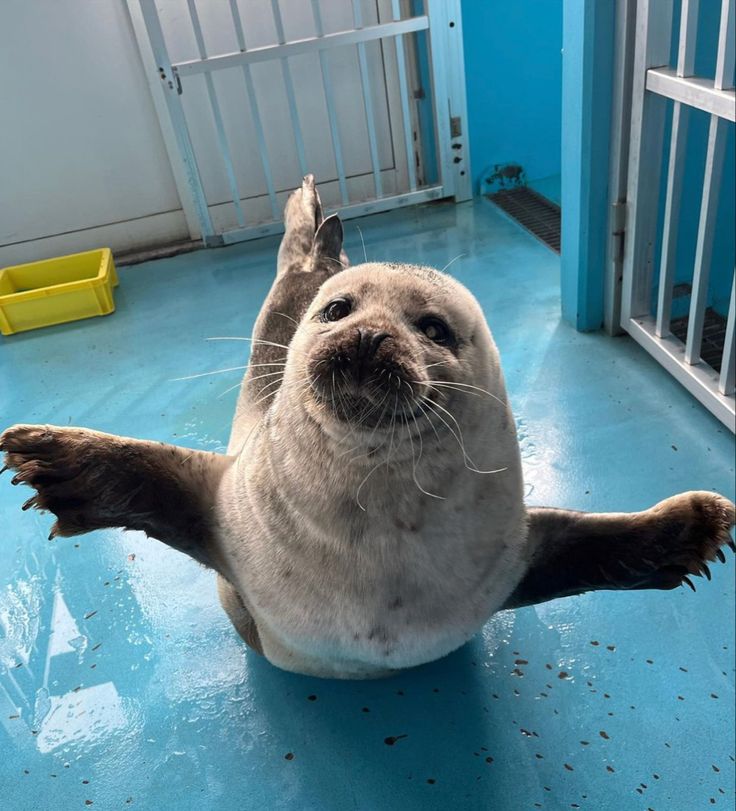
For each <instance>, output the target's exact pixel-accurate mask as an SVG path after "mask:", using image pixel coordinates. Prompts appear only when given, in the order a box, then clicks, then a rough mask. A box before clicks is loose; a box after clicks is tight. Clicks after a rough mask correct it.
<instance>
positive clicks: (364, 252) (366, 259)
mask: <svg viewBox="0 0 736 811" xmlns="http://www.w3.org/2000/svg"><path fill="white" fill-rule="evenodd" d="M355 227H356V228H357V229H358V233H359V234H360V241H361V243H362V245H363V258H364V260H365V261H366V262H367V261H368V253H367V252H366V249H365V240H364V239H363V232H362V231H361V230H360V226H359V225H358V224H357V223H356V224H355Z"/></svg>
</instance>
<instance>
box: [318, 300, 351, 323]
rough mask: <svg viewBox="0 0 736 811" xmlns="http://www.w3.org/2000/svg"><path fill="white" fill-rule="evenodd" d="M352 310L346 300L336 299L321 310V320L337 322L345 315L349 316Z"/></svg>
mask: <svg viewBox="0 0 736 811" xmlns="http://www.w3.org/2000/svg"><path fill="white" fill-rule="evenodd" d="M352 309H353V306H352V304H351V303H350V302H349V301H348V300H347V299H346V298H336V299H335V300H334V301H331V302H330V303H329V304H328V305H327V306H326V307H325V308H324V310H322V320H323V321H339V320H340V319H341V318H345V316H346V315H350V311H351V310H352Z"/></svg>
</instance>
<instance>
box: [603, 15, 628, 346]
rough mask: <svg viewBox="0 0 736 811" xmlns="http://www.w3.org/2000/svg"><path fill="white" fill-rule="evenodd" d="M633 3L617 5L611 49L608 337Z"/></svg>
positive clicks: (617, 315) (620, 227)
mask: <svg viewBox="0 0 736 811" xmlns="http://www.w3.org/2000/svg"><path fill="white" fill-rule="evenodd" d="M635 17H636V7H635V0H620V2H618V3H616V21H615V41H614V46H613V54H614V70H613V99H612V104H611V165H610V173H609V179H608V189H609V203H610V208H609V212H610V214H609V223H608V229H609V230H608V256H609V261H608V266H607V270H606V286H605V293H604V316H603V323H604V327H605V330H606V332H607V333H608V334H609V335H619V334H620V333H621V332H622V328H621V279H622V270H623V265H622V263H623V256H622V253H623V251H622V246H623V239H624V236H625V226H626V217H625V214H626V182H627V177H628V166H629V132H630V129H631V75H632V68H633V62H634V59H633V57H634V19H635Z"/></svg>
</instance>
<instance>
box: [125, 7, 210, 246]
mask: <svg viewBox="0 0 736 811" xmlns="http://www.w3.org/2000/svg"><path fill="white" fill-rule="evenodd" d="M140 10H141V16H142V18H143V24H144V26H145V28H146V32H147V34H148V39H149V42H150V43H151V51H152V53H153V58H154V60H155V63H156V67H157V70H158V75H159V77H160V79H161V84H162V87H163V89H164V100H165V102H166V108H167V110H168V113H169V119H170V120H171V128H172V130H173V133H174V138H175V139H176V144H177V146H178V148H179V152H180V154H181V160H182V163H183V165H184V173H185V175H186V180H187V185H188V186H189V191H190V193H191V197H192V202H193V204H194V209H195V211H196V212H197V219H198V220H199V227H200V231H201V234H202V239H203V240H204V242H205V244H211V243H212V242H213V241H214V240H216V239H217V237H216V235H215V229H214V226H213V225H212V218H211V217H210V212H209V208H208V206H207V198H206V197H205V193H204V187H203V186H202V178H201V176H200V174H199V167H198V165H197V158H196V156H195V154H194V147H193V146H192V139H191V136H190V134H189V128H188V127H187V120H186V116H185V115H184V108H183V107H182V104H181V97H180V96H179V93H178V89H177V86H176V83H175V76H174V74H173V72H172V65H171V60H170V59H169V53H168V50H167V48H166V41H165V40H164V35H163V31H162V30H161V22H160V20H159V18H158V12H157V11H156V5H155V0H140Z"/></svg>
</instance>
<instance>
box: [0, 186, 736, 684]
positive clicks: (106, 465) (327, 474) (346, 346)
mask: <svg viewBox="0 0 736 811" xmlns="http://www.w3.org/2000/svg"><path fill="white" fill-rule="evenodd" d="M252 340H253V346H252V350H251V357H250V361H249V366H248V370H247V372H246V374H245V376H244V379H243V382H242V385H241V389H240V394H239V398H238V403H237V407H236V412H235V417H234V420H233V425H232V431H231V437H230V442H229V446H228V451H227V454H212V453H205V452H202V451H192V450H191V449H186V448H180V447H176V446H172V445H167V444H163V443H155V442H145V441H141V440H136V439H130V438H125V437H117V436H111V435H108V434H102V433H99V432H96V431H92V430H89V429H84V428H60V427H54V426H34V425H17V426H14V427H12V428H9V429H8V430H6V431H5V432H4V433H3V434H2V436H0V450H2V451H4V452H5V464H6V467H8V468H10V469H12V470H13V471H14V472H15V475H14V477H13V479H12V482H13V484H20V483H24V484H28V485H30V486H31V487H33V488H34V489H35V491H36V492H35V494H34V495H33V496H32V497H31V498H30V499H29V500H28V501H27V502H26V503H25V504H24V507H23V508H24V509H28V508H30V507H36V508H38V509H44V510H49V511H51V512H53V513H54V514H55V515H56V518H57V520H56V522H55V523H54V525H53V527H52V530H51V537H54V536H55V535H63V536H69V535H77V534H80V533H83V532H88V531H90V530H94V529H98V528H102V527H117V526H122V527H126V528H130V529H138V530H143V531H144V532H146V533H147V534H148V535H150V536H152V537H154V538H157V539H159V540H160V541H163V542H164V543H166V544H168V545H169V546H172V547H173V548H175V549H178V550H180V551H182V552H184V553H186V554H188V555H190V556H191V557H193V558H194V559H195V560H197V561H199V562H200V563H202V564H204V565H205V566H208V567H211V568H213V569H214V570H215V571H216V572H217V575H218V593H219V596H220V600H221V602H222V605H223V607H224V609H225V611H226V612H227V614H228V616H229V617H230V619H231V621H232V622H233V624H234V626H235V628H236V629H237V630H238V632H239V633H240V635H241V636H242V637H243V639H244V640H245V641H246V642H247V643H248V645H250V646H251V647H252V648H254V649H255V650H257V651H259V652H261V653H263V654H264V655H265V657H266V658H267V659H268V660H269V661H270V662H272V663H273V664H274V665H276V666H278V667H280V668H283V669H285V670H290V671H294V672H298V673H305V674H309V675H313V676H321V677H332V678H374V677H380V676H385V675H389V674H391V673H395V672H396V671H399V670H402V669H405V668H409V667H412V666H415V665H418V664H421V663H424V662H428V661H431V660H433V659H437V658H439V657H441V656H444V655H445V654H447V653H449V652H451V651H452V650H454V649H456V648H458V647H459V646H461V645H463V644H464V643H465V642H466V641H467V640H468V639H470V637H472V636H473V635H474V634H475V633H476V632H477V631H478V630H479V629H480V628H481V627H482V625H483V624H484V623H485V622H486V620H487V619H488V618H489V617H490V616H491V615H492V614H493V613H494V612H496V611H499V610H502V609H507V608H514V607H518V606H523V605H529V604H532V603H537V602H542V601H545V600H549V599H552V598H555V597H560V596H568V595H574V594H580V593H582V592H584V591H588V590H591V589H640V588H659V589H671V588H674V587H676V586H679V585H681V584H683V583H685V584H688V585H690V586H692V580H691V579H690V578H691V576H694V575H698V576H699V575H705V576H706V577H710V572H709V569H708V565H707V562H708V561H712V560H715V559H720V560H722V561H725V556H724V554H723V551H722V547H723V546H726V545H728V546H730V547H731V548H733V549H734V551H736V547H734V543H733V541H732V539H731V537H730V534H729V531H730V527H731V526H733V523H734V505H733V504H732V503H731V502H730V501H728V500H727V499H725V498H723V497H722V496H719V495H717V494H714V493H708V492H690V493H683V494H680V495H677V496H674V497H672V498H670V499H667V500H665V501H663V502H661V503H659V504H657V505H655V506H654V507H652V508H651V509H649V510H645V511H644V512H640V513H633V514H632V513H606V514H590V513H587V514H586V513H577V512H571V511H568V510H556V509H527V508H526V507H525V505H524V502H523V481H522V473H521V461H520V455H519V447H518V442H517V438H516V432H515V424H514V420H513V417H512V414H511V410H510V408H509V404H508V398H507V395H506V390H505V385H504V379H503V374H502V370H501V365H500V361H499V356H498V352H497V350H496V347H495V344H494V342H493V338H492V336H491V333H490V330H489V328H488V325H487V324H486V320H485V317H484V315H483V312H482V310H481V308H480V306H479V305H478V303H477V302H476V300H475V299H474V298H473V296H472V295H471V294H470V292H469V291H468V290H466V289H465V288H464V287H463V286H462V285H461V284H459V283H458V282H457V281H456V280H454V279H452V278H451V277H449V276H447V275H445V274H443V273H440V272H439V271H437V270H434V269H432V268H427V267H420V266H415V265H406V264H386V263H365V264H362V265H357V266H354V267H349V266H348V261H347V257H346V256H345V254H344V252H343V251H342V226H341V224H340V220H339V219H338V218H337V217H336V216H334V215H333V216H331V217H328V218H326V219H325V218H324V217H323V214H322V207H321V204H320V200H319V195H318V193H317V190H316V189H315V186H314V180H313V178H312V177H311V176H307V177H306V178H305V179H304V182H303V184H302V188H301V189H299V190H297V191H296V192H294V193H293V194H292V195H291V197H290V198H289V201H288V203H287V206H286V212H285V234H284V238H283V241H282V243H281V247H280V249H279V254H278V267H277V275H276V279H275V281H274V284H273V286H272V288H271V291H270V293H269V295H268V297H267V299H266V302H265V304H264V306H263V309H262V311H261V313H260V315H259V317H258V319H257V322H256V326H255V329H254V333H253V339H252Z"/></svg>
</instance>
